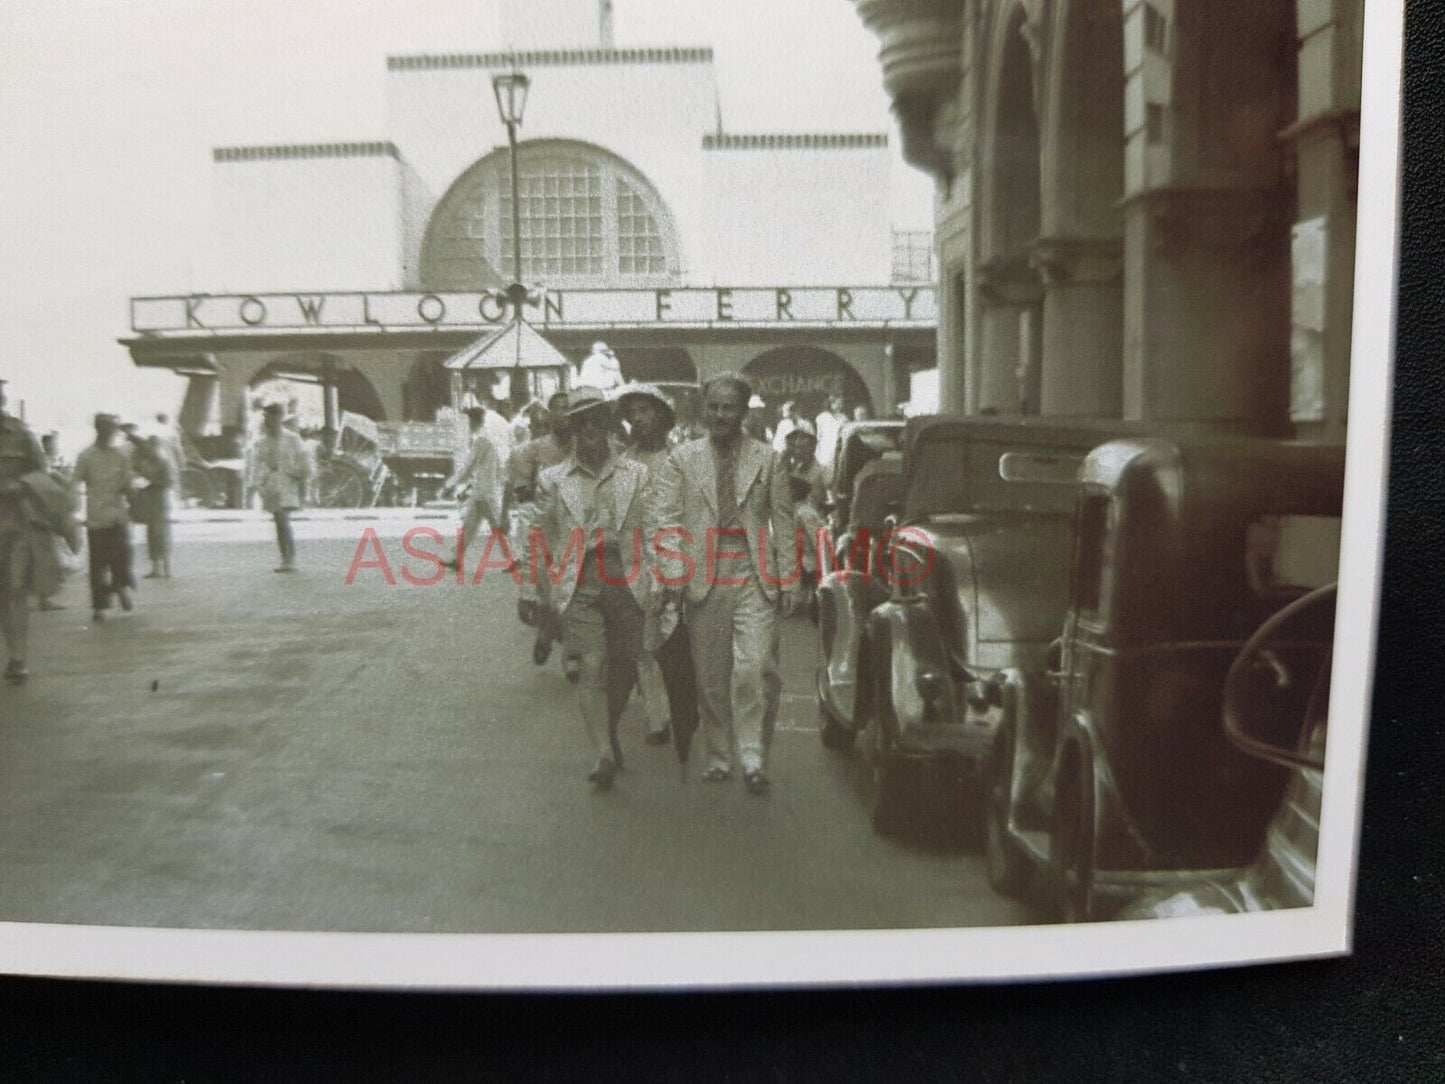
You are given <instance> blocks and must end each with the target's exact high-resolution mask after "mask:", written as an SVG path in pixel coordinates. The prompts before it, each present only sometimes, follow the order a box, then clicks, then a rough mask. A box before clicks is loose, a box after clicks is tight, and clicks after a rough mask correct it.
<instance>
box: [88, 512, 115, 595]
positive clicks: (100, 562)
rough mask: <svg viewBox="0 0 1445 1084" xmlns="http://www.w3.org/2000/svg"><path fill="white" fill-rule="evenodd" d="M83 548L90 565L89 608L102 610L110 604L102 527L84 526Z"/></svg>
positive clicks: (103, 530)
mask: <svg viewBox="0 0 1445 1084" xmlns="http://www.w3.org/2000/svg"><path fill="white" fill-rule="evenodd" d="M85 550H86V558H87V560H88V561H89V566H90V608H91V609H92V610H103V609H105V608H106V607H107V606H109V605H110V580H109V578H108V566H107V564H106V541H105V529H104V528H102V527H87V528H86V530H85Z"/></svg>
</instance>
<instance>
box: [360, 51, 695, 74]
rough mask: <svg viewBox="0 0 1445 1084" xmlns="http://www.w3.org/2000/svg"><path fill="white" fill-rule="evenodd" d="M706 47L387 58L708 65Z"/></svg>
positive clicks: (393, 64)
mask: <svg viewBox="0 0 1445 1084" xmlns="http://www.w3.org/2000/svg"><path fill="white" fill-rule="evenodd" d="M711 63H712V49H711V48H710V47H707V46H672V47H668V48H652V49H527V50H523V51H521V52H515V53H427V54H423V55H419V56H389V57H387V58H386V67H387V70H388V71H444V70H447V69H450V68H505V69H508V70H510V69H512V68H562V67H577V66H581V65H589V64H590V65H602V64H711Z"/></svg>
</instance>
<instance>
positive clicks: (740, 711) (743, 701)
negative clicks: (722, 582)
mask: <svg viewBox="0 0 1445 1084" xmlns="http://www.w3.org/2000/svg"><path fill="white" fill-rule="evenodd" d="M781 692H782V682H781V680H780V679H779V676H778V620H777V610H776V608H775V607H774V605H773V603H771V602H769V601H768V600H767V598H766V597H764V595H763V592H762V589H761V588H760V587H759V586H758V584H757V582H756V581H754V580H750V581H749V583H748V585H747V586H746V587H743V588H740V589H739V595H738V601H737V605H736V606H735V607H734V609H733V682H732V709H733V729H734V731H735V732H736V734H737V744H738V759H739V760H740V761H741V762H742V769H743V771H744V772H752V771H760V770H766V769H767V766H768V752H769V750H770V749H771V748H772V744H773V729H774V726H775V724H776V721H777V716H778V701H779V699H780V694H781Z"/></svg>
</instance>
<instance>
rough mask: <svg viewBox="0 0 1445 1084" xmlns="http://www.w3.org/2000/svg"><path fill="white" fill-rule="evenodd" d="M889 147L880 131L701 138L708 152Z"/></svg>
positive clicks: (709, 135)
mask: <svg viewBox="0 0 1445 1084" xmlns="http://www.w3.org/2000/svg"><path fill="white" fill-rule="evenodd" d="M887 146H888V136H887V135H886V134H883V133H881V132H816V133H783V132H780V133H776V134H769V135H727V134H722V133H719V134H717V135H713V134H708V135H704V136H703V137H702V149H703V150H705V151H836V150H845V151H852V150H871V149H874V148H882V147H887Z"/></svg>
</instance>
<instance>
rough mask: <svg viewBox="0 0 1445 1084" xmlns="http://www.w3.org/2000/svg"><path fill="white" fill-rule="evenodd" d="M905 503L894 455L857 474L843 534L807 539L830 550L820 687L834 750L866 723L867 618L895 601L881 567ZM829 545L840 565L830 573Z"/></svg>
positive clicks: (824, 728)
mask: <svg viewBox="0 0 1445 1084" xmlns="http://www.w3.org/2000/svg"><path fill="white" fill-rule="evenodd" d="M902 506H903V459H902V457H901V456H900V455H899V454H898V453H897V452H888V453H886V454H884V455H882V456H880V457H879V458H877V459H874V460H873V461H871V462H870V463H868V464H867V465H866V466H864V467H863V468H862V469H861V470H860V471H858V476H857V478H856V479H854V482H853V494H852V497H851V498H850V499H849V501H848V502H847V507H848V510H849V513H848V522H847V523H846V524H845V526H844V528H843V531H842V533H841V534H839V535H836V536H829V537H827V538H825V539H824V540H823V541H822V542H819V541H818V540H816V539H807V540H806V544H808V545H815V544H816V545H817V548H818V549H820V550H822V551H824V552H822V553H820V554H819V566H820V567H819V571H820V573H821V575H820V579H819V583H818V644H819V649H820V656H821V657H820V660H819V663H818V669H817V691H818V712H819V724H820V732H821V734H822V736H823V744H824V745H826V746H827V747H828V748H829V749H840V750H841V749H849V748H851V747H852V745H853V738H854V735H855V734H856V733H857V732H858V730H860V729H861V728H862V725H863V723H864V722H865V721H866V720H864V719H862V718H860V717H859V712H858V662H859V648H860V646H861V644H862V640H863V636H862V633H863V627H864V624H865V622H866V621H867V619H868V615H869V614H870V613H872V612H873V608H874V607H875V606H877V605H878V604H879V603H881V602H884V601H885V600H886V599H887V598H888V590H889V589H888V584H887V582H886V581H885V580H884V578H883V576H882V575H880V574H878V572H877V571H876V570H877V568H878V561H879V560H880V558H881V557H882V554H881V552H880V550H881V546H882V545H883V541H884V524H885V523H886V522H887V520H888V518H889V517H890V516H896V515H897V513H898V512H899V511H901V510H902ZM829 543H831V546H829V545H828V544H829ZM829 550H831V557H832V561H833V567H832V568H831V569H830V570H825V569H824V567H823V564H822V562H823V561H824V560H825V559H826V557H827V556H828V551H829Z"/></svg>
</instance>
